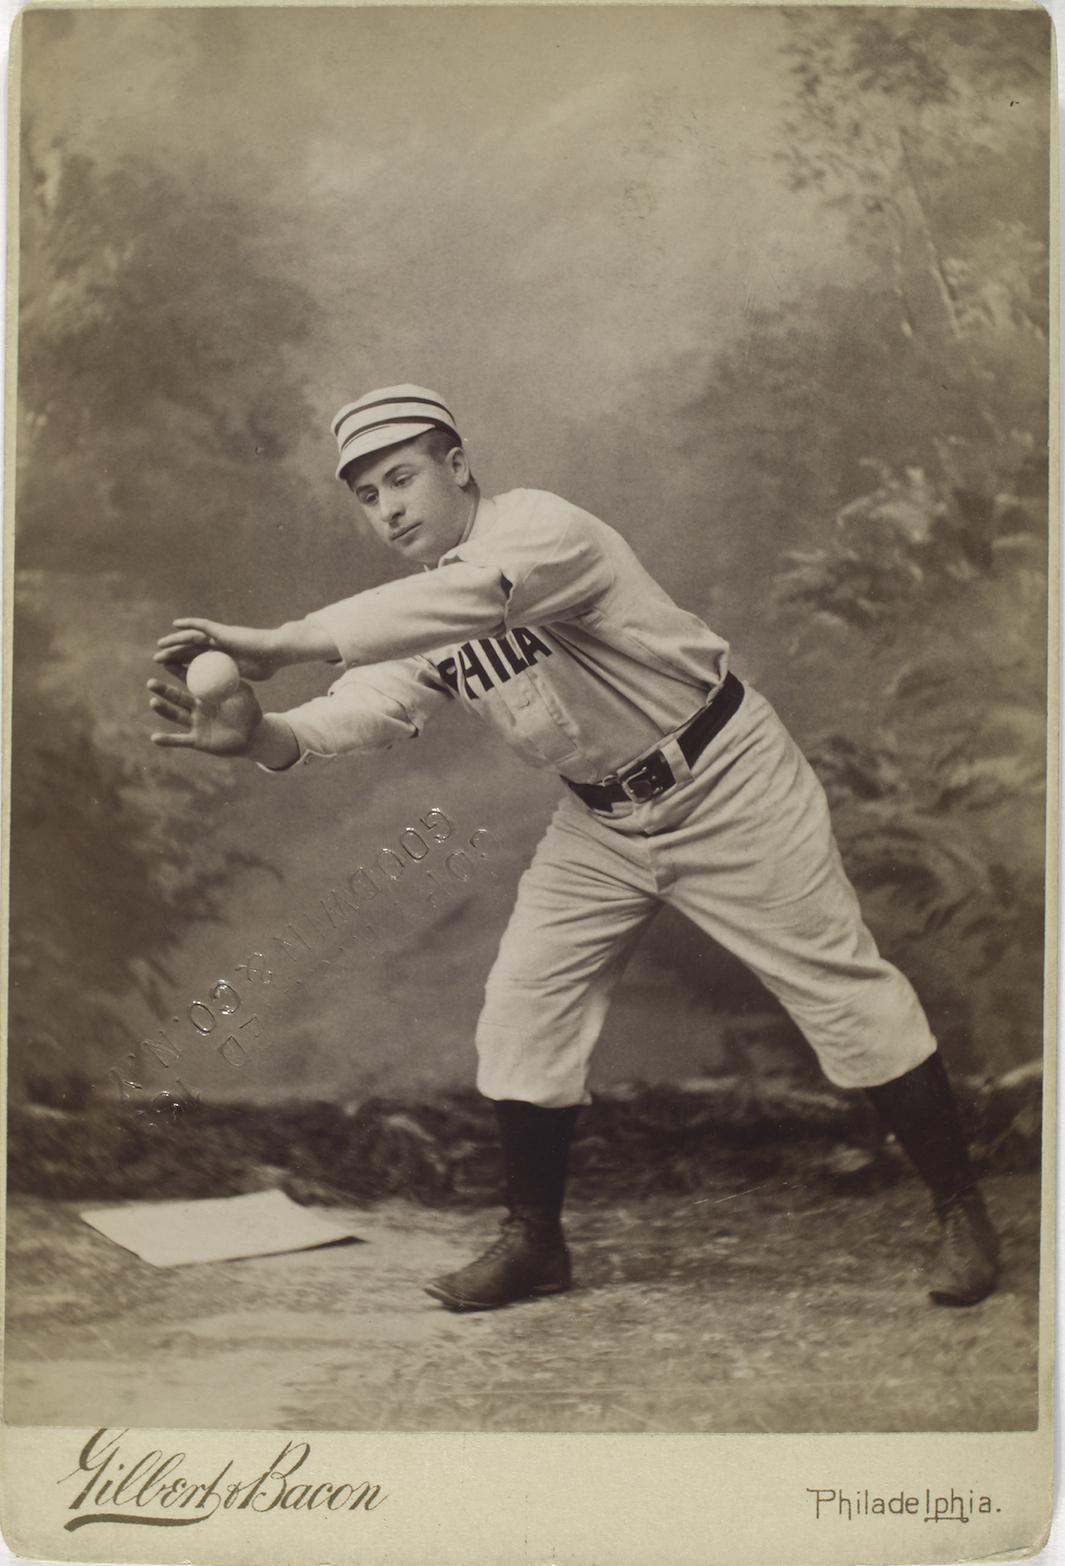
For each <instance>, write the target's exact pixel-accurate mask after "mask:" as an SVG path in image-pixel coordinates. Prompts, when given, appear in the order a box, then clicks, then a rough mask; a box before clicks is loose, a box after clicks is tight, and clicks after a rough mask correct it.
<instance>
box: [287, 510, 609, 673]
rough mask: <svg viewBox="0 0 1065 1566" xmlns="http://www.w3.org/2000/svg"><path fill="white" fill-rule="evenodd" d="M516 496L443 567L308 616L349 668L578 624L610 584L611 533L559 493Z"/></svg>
mask: <svg viewBox="0 0 1065 1566" xmlns="http://www.w3.org/2000/svg"><path fill="white" fill-rule="evenodd" d="M516 494H517V496H518V499H517V501H516V503H514V504H512V505H511V506H510V508H509V509H508V513H507V516H506V518H505V520H504V521H503V522H501V523H500V524H498V525H496V526H494V527H491V528H489V529H487V530H486V531H485V535H484V536H483V537H482V536H481V535H480V534H475V535H474V536H473V537H471V538H470V539H469V540H468V541H467V542H466V543H464V544H461V545H459V546H458V548H457V549H455V550H454V551H453V552H452V553H451V555H449V556H448V557H447V558H446V560H445V561H444V562H442V563H441V565H440V567H439V568H438V569H437V570H435V571H430V572H427V573H426V574H425V575H424V576H416V577H406V578H404V579H403V580H401V581H398V582H388V583H386V584H385V585H384V586H383V587H375V588H371V589H370V590H369V591H368V592H365V593H357V594H356V595H355V596H354V597H353V598H346V599H344V600H343V601H342V602H340V603H336V604H330V605H329V606H328V607H326V608H325V609H318V610H316V611H315V612H314V613H313V614H309V615H308V616H307V619H308V620H310V621H312V622H314V623H316V624H319V625H321V626H323V627H324V628H325V630H326V631H327V632H328V634H329V636H330V637H331V638H332V640H333V642H334V643H335V645H336V648H337V651H338V652H339V653H340V655H341V657H342V658H343V660H344V662H345V664H347V665H348V666H349V667H350V666H357V665H363V664H370V663H376V662H379V661H381V660H384V659H391V658H406V657H410V656H412V655H415V654H421V653H427V652H430V651H432V650H434V649H435V648H438V647H445V646H454V645H456V644H458V643H461V642H466V641H472V640H474V639H476V638H478V637H483V636H499V635H502V634H503V633H504V632H505V631H509V630H512V629H514V628H515V627H516V626H524V625H529V626H534V625H546V624H549V623H550V622H551V621H553V620H565V619H575V618H577V617H578V616H579V615H581V614H583V613H585V612H586V611H587V610H589V609H591V608H592V607H594V605H595V604H596V603H597V602H598V601H599V600H600V599H601V598H602V597H604V596H605V595H606V594H607V593H608V592H609V590H610V588H611V586H612V585H613V581H614V569H613V565H612V563H611V561H610V558H609V555H608V553H607V550H606V549H605V547H604V535H605V534H607V533H608V532H609V530H608V529H606V528H605V527H604V525H603V523H601V522H598V521H597V520H596V518H595V517H592V516H590V515H589V514H588V513H587V512H585V511H581V510H580V509H579V508H578V507H577V506H571V505H570V504H569V503H568V502H566V501H564V500H561V499H559V497H558V496H556V495H549V494H546V493H542V492H539V491H521V492H516Z"/></svg>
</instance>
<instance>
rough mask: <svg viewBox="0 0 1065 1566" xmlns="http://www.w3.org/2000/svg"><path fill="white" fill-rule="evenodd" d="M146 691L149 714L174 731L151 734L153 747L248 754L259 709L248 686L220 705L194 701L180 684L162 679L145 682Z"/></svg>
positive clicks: (227, 754) (253, 693)
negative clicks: (171, 683)
mask: <svg viewBox="0 0 1065 1566" xmlns="http://www.w3.org/2000/svg"><path fill="white" fill-rule="evenodd" d="M148 689H149V690H150V691H151V693H152V696H151V700H150V701H149V703H148V705H149V706H150V707H151V709H152V711H153V712H157V713H158V714H159V716H160V717H162V718H166V719H167V721H168V722H170V723H173V724H174V725H175V728H176V730H177V732H176V733H174V732H172V731H171V730H169V729H166V730H163V731H162V732H161V733H156V734H153V735H152V736H151V739H152V744H153V745H172V746H184V747H186V748H188V749H192V750H203V751H206V752H207V753H208V754H209V755H211V756H247V755H248V754H249V753H250V752H251V751H252V748H253V741H254V739H255V736H256V733H257V731H258V729H259V726H260V725H261V723H262V721H263V709H262V708H261V707H260V706H259V703H258V701H257V700H256V697H255V692H254V691H253V690H252V688H251V686H250V685H241V686H240V688H239V689H238V690H236V691H235V692H234V693H233V695H232V696H226V697H224V698H223V700H222V701H220V702H201V701H197V699H196V697H195V696H192V695H190V694H189V691H188V690H187V688H186V687H185V686H184V685H168V684H166V683H165V682H164V681H163V680H149V681H148Z"/></svg>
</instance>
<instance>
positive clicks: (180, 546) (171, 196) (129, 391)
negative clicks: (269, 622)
mask: <svg viewBox="0 0 1065 1566" xmlns="http://www.w3.org/2000/svg"><path fill="white" fill-rule="evenodd" d="M22 149H23V170H22V178H21V186H20V189H21V210H20V239H21V252H22V265H21V269H20V298H19V361H18V373H19V385H18V392H19V397H18V407H19V426H18V432H19V439H18V453H17V455H18V469H17V472H18V492H17V515H18V533H17V550H18V554H17V564H19V565H20V566H23V567H26V566H29V567H34V568H44V569H55V568H58V569H66V570H70V569H77V568H84V569H87V570H91V571H100V570H107V569H115V570H118V571H120V572H121V573H123V574H124V575H125V576H127V577H128V578H130V580H131V585H132V583H134V582H135V583H136V584H137V587H138V589H140V590H147V591H148V592H151V593H158V594H159V595H160V596H163V597H165V595H166V594H167V592H168V591H169V592H173V582H174V576H175V567H177V568H178V574H179V576H180V581H181V586H182V589H183V590H184V591H196V590H197V588H200V591H201V592H202V591H204V590H209V587H210V586H211V585H212V584H211V582H210V579H209V577H208V575H207V569H206V567H201V566H200V565H199V562H200V561H201V560H202V559H203V558H204V556H205V555H206V554H207V550H206V548H205V547H204V546H205V545H206V543H207V541H208V539H209V538H210V536H211V535H212V534H217V533H218V532H222V533H223V534H224V536H225V538H226V541H227V551H228V553H229V554H230V556H231V557H232V558H233V560H234V561H239V560H240V559H241V557H242V553H243V552H244V551H254V554H255V558H256V559H257V560H258V561H260V562H261V561H262V559H263V557H264V556H267V557H268V555H269V550H270V545H271V540H272V538H274V537H275V536H276V534H277V532H278V530H279V529H283V528H284V526H285V525H286V524H290V523H291V519H292V518H293V517H294V516H295V517H297V518H303V517H304V516H305V515H306V510H307V506H306V497H305V496H303V495H301V494H300V493H299V492H298V484H299V480H298V475H297V474H296V473H294V472H293V471H292V464H291V462H289V461H287V460H286V459H288V458H290V457H291V455H292V452H293V450H294V448H295V447H296V445H297V443H298V441H299V439H300V437H301V436H302V435H303V434H304V432H305V431H306V430H307V428H308V425H309V420H310V413H309V408H308V404H307V400H306V393H305V386H304V384H303V382H302V380H301V379H300V377H298V376H297V375H295V374H294V372H293V368H292V363H291V359H290V352H291V350H292V349H293V348H294V347H296V346H297V345H298V344H300V343H302V342H303V341H304V340H305V338H306V336H307V334H308V331H309V329H310V325H311V322H312V319H313V314H314V306H313V304H312V302H311V300H310V297H309V295H308V294H307V293H306V291H305V290H303V289H302V288H301V287H300V286H299V285H298V284H297V283H294V282H291V281H288V280H286V279H285V277H284V276H283V268H282V267H281V266H280V265H279V264H278V263H277V254H276V252H277V249H278V247H280V248H282V249H283V247H284V244H285V242H286V230H285V227H284V223H283V221H282V220H281V219H280V218H278V217H277V216H276V215H274V216H271V214H270V212H269V210H268V207H269V196H268V195H264V196H262V198H261V205H260V206H259V207H256V206H255V205H253V204H252V203H251V202H250V201H249V199H248V198H247V197H242V196H241V195H239V194H238V193H236V192H235V191H234V189H233V188H231V186H230V185H228V184H226V183H225V181H224V179H223V178H222V177H221V176H220V175H219V174H218V173H217V172H212V170H211V168H210V167H209V166H207V165H204V166H201V167H189V168H186V169H185V170H184V171H183V172H181V173H178V172H177V171H175V170H173V169H170V168H161V167H158V166H156V165H155V164H154V163H152V162H151V161H150V160H148V159H147V158H144V157H141V156H138V155H132V154H127V155H124V156H122V157H120V158H117V159H115V160H113V161H110V162H107V163H104V162H102V161H95V160H94V159H92V158H90V157H88V156H86V155H85V154H83V153H80V152H77V151H72V150H71V149H70V148H68V147H66V146H65V145H63V144H53V145H50V146H46V147H40V146H38V144H37V141H36V138H35V136H34V134H33V127H32V125H31V126H29V127H27V129H26V131H25V134H24V136H23V143H22ZM279 562H280V553H279ZM280 569H281V566H280V563H279V570H280ZM198 571H201V572H202V573H203V574H202V587H200V580H201V579H200V578H199V577H198V575H197V573H198ZM248 575H249V573H248V572H247V571H242V570H241V569H239V568H237V567H236V566H235V567H234V569H233V570H232V572H231V573H230V574H229V577H228V579H227V582H226V584H225V590H226V598H227V602H228V603H229V605H230V614H231V616H233V617H235V606H234V604H233V599H234V597H235V596H236V597H237V598H238V599H239V597H240V593H241V585H242V582H244V580H245V579H246V578H247V576H248Z"/></svg>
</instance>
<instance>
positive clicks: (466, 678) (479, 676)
mask: <svg viewBox="0 0 1065 1566" xmlns="http://www.w3.org/2000/svg"><path fill="white" fill-rule="evenodd" d="M459 669H460V670H461V673H462V684H463V687H464V689H465V691H466V694H467V696H470V697H472V698H473V700H476V699H477V692H476V691H475V690H473V689H472V688H471V686H470V681H471V680H476V681H477V682H478V684H479V685H480V687H481V695H482V696H484V695H487V693H488V692H489V691H490V690H492V688H493V686H494V683H495V682H494V681H493V680H492V678H491V677H490V675H488V674H487V673H486V671H485V667H484V664H483V663H482V662H481V660H480V658H478V656H477V654H476V653H475V652H474V650H473V643H472V642H464V643H463V645H462V646H461V647H460V648H459Z"/></svg>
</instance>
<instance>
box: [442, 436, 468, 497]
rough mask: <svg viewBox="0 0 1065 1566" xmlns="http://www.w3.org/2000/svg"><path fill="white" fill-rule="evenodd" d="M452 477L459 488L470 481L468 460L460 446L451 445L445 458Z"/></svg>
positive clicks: (462, 487)
mask: <svg viewBox="0 0 1065 1566" xmlns="http://www.w3.org/2000/svg"><path fill="white" fill-rule="evenodd" d="M445 460H446V462H447V466H448V468H449V470H450V472H451V476H452V478H453V479H454V480H455V483H456V484H457V485H458V486H459V488H460V489H465V488H466V485H467V484H468V483H469V482H470V462H469V458H468V457H467V455H466V452H465V449H464V448H463V447H462V446H453V447H452V448H451V450H450V451H449V452H448V454H447V458H446V459H445Z"/></svg>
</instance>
